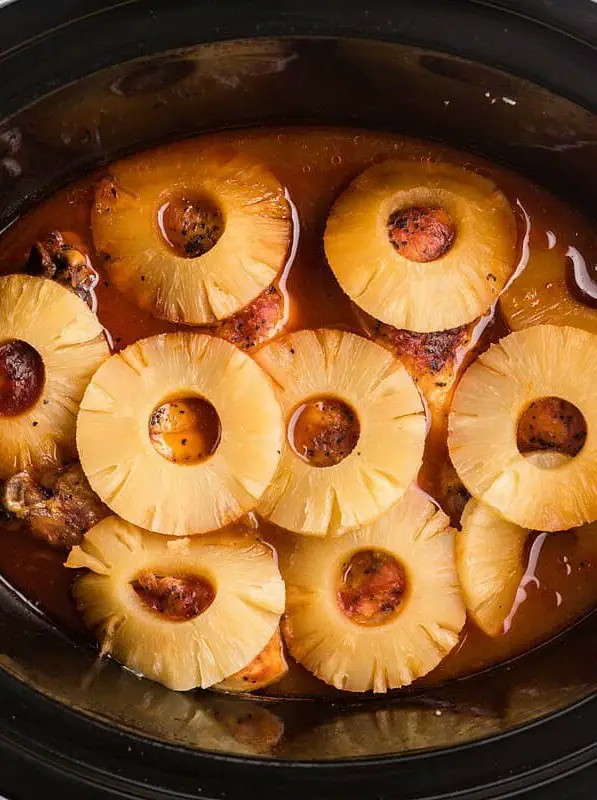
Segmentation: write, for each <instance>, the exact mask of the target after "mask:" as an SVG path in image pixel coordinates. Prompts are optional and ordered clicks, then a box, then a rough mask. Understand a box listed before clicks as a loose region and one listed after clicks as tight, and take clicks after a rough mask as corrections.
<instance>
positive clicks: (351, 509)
mask: <svg viewBox="0 0 597 800" xmlns="http://www.w3.org/2000/svg"><path fill="white" fill-rule="evenodd" d="M256 360H257V361H258V362H259V364H261V366H262V367H263V368H264V370H265V371H266V372H267V373H269V375H270V376H271V377H272V379H273V381H274V383H275V385H276V387H277V389H278V397H279V399H280V402H281V405H282V409H283V412H284V415H285V418H286V425H287V441H286V442H285V444H284V447H283V450H282V457H281V460H280V465H279V467H278V471H277V472H276V475H275V477H274V479H273V481H272V483H271V485H270V486H269V488H268V489H267V491H266V492H265V494H264V495H263V497H262V499H261V502H260V503H259V507H258V511H259V513H260V514H261V515H262V516H264V517H265V518H267V519H268V520H270V521H271V522H273V523H274V524H276V525H279V526H280V527H282V528H287V529H288V530H291V531H295V532H297V533H304V534H310V535H314V536H324V535H325V534H327V533H329V534H332V535H338V534H341V533H344V532H346V531H347V530H350V529H351V528H355V527H356V526H358V525H363V524H366V523H368V522H370V521H371V520H373V519H374V518H375V517H377V516H379V514H381V513H382V512H383V511H386V510H387V509H388V508H389V507H390V506H391V505H392V504H393V503H395V502H396V500H398V499H399V498H400V497H401V496H402V494H403V493H404V491H405V488H406V487H407V486H408V484H409V483H410V482H411V481H412V480H413V479H414V478H415V477H416V475H417V472H418V470H419V467H420V465H421V460H422V455H423V447H424V443H425V433H426V424H425V413H424V410H423V405H422V402H421V398H420V397H419V394H418V392H417V389H416V387H415V384H414V383H413V381H412V379H411V378H410V376H409V374H408V372H407V371H406V369H405V367H404V366H403V365H402V364H401V362H400V361H398V360H396V359H395V358H393V356H392V355H391V354H390V353H389V352H388V351H387V350H386V349H385V348H383V347H381V346H379V345H377V344H375V343H374V342H371V341H369V340H367V339H364V338H362V337H360V336H356V335H355V334H353V333H348V332H346V331H337V330H318V331H310V330H305V331H299V332H298V333H293V334H290V335H289V336H285V337H282V338H279V339H277V340H275V341H274V342H272V343H271V344H269V345H268V346H266V347H264V348H263V349H262V350H261V351H260V352H259V353H258V354H257V355H256Z"/></svg>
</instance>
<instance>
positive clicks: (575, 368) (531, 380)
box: [448, 325, 597, 531]
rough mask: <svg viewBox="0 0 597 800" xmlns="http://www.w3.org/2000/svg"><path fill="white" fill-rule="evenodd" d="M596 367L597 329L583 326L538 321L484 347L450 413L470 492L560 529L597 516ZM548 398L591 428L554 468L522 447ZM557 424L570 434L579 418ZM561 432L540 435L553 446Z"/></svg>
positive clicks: (455, 453) (518, 516)
mask: <svg viewBox="0 0 597 800" xmlns="http://www.w3.org/2000/svg"><path fill="white" fill-rule="evenodd" d="M596 371H597V336H595V335H594V334H591V333H588V332H586V331H582V330H578V329H576V328H568V327H557V326H554V325H538V326H535V327H532V328H527V329H526V330H524V331H518V332H516V333H512V334H510V335H509V336H506V337H505V338H504V339H502V340H501V341H500V342H499V343H498V344H495V345H493V346H492V347H490V348H489V350H488V351H487V352H486V353H483V355H481V356H480V357H479V358H478V359H477V360H476V361H475V362H474V363H473V364H472V365H471V366H470V367H469V369H468V370H467V371H466V373H465V374H464V376H463V378H462V380H461V382H460V384H459V385H458V388H457V389H456V393H455V395H454V401H453V404H452V411H451V414H450V419H449V438H448V445H449V449H450V456H451V458H452V462H453V463H454V466H455V467H456V470H457V472H458V474H459V476H460V478H461V480H462V482H463V483H464V485H465V486H466V487H467V489H468V490H469V491H470V493H471V494H472V495H473V496H474V497H476V498H477V499H478V500H480V501H481V502H483V503H485V504H486V505H488V506H490V507H491V508H493V509H494V510H495V511H497V512H498V513H499V514H501V515H502V516H503V517H504V518H505V519H507V520H509V521H510V522H514V523H516V524H517V525H520V526H522V527H524V528H531V529H535V530H544V531H557V530H565V529H568V528H572V527H576V526H578V525H582V524H584V523H585V522H591V521H593V520H596V519H597V481H596V478H597V406H596V404H595V402H593V400H594V396H595V386H594V375H595V373H596ZM544 401H555V402H556V403H560V404H562V406H564V405H565V406H567V407H572V408H574V409H577V410H578V412H579V414H580V415H582V418H583V420H582V421H583V424H584V426H585V430H586V434H585V433H584V432H583V431H582V430H578V431H577V432H576V433H575V434H574V437H577V436H578V437H581V438H580V439H579V444H580V447H581V449H580V452H577V451H578V448H575V450H574V451H572V452H575V451H576V452H577V454H576V455H575V456H574V457H573V458H570V459H569V460H567V461H566V462H565V463H563V464H561V465H560V466H556V467H554V468H553V469H545V468H543V467H542V466H540V465H539V464H536V463H533V461H532V460H531V459H528V458H525V455H524V453H523V452H521V451H520V450H519V429H520V423H521V421H522V420H523V419H524V417H525V414H526V412H527V410H528V409H531V408H532V407H533V406H537V405H540V404H541V403H542V402H544ZM566 413H568V412H566ZM554 423H561V427H562V430H563V433H564V434H565V433H566V432H567V430H569V429H570V428H571V427H572V426H573V417H572V415H570V416H569V417H568V416H563V419H562V420H558V419H557V418H556V419H554ZM528 427H530V426H528ZM559 433H561V431H558V430H555V431H553V432H550V436H546V437H542V436H541V431H537V432H536V435H537V440H538V442H539V443H540V444H541V445H545V446H553V445H554V444H557V443H558V438H557V436H556V434H558V435H559ZM552 434H553V437H552ZM533 438H534V437H531V438H530V440H529V441H530V443H531V445H532V444H533V441H532V440H533ZM568 444H570V443H568ZM572 444H573V443H572Z"/></svg>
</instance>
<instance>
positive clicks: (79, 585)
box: [66, 516, 284, 691]
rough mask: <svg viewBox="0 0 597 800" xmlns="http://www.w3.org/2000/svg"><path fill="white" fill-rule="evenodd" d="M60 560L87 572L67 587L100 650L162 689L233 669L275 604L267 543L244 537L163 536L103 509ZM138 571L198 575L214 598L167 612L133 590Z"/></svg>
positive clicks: (254, 645) (209, 679) (277, 586)
mask: <svg viewBox="0 0 597 800" xmlns="http://www.w3.org/2000/svg"><path fill="white" fill-rule="evenodd" d="M66 566H67V567H71V568H74V569H81V568H85V569H87V570H88V571H87V572H85V573H83V574H82V575H81V576H80V577H79V578H77V580H76V581H75V584H74V588H73V593H74V597H75V601H76V603H77V607H78V608H79V611H80V613H81V616H82V618H83V620H84V622H85V625H86V626H87V627H88V628H89V629H90V630H92V631H94V632H95V634H96V635H97V637H98V640H99V641H100V643H101V645H102V652H103V653H104V654H106V653H108V654H110V655H111V656H113V657H114V658H115V659H116V660H117V661H120V662H121V663H122V664H125V665H126V666H127V667H129V669H132V670H133V671H134V672H137V673H140V674H141V675H144V676H145V677H147V678H150V679H151V680H154V681H157V682H158V683H161V684H163V685H164V686H167V687H168V688H170V689H176V690H180V691H186V690H188V689H193V688H195V687H198V686H200V687H203V688H206V687H208V686H212V685H213V684H214V683H218V682H219V681H221V680H223V679H224V678H227V677H228V676H230V675H232V674H233V673H235V672H237V671H238V670H240V669H242V668H243V667H244V666H246V665H247V663H248V662H250V661H251V660H252V659H254V658H255V657H256V656H257V655H258V654H259V653H260V652H261V650H262V649H263V648H264V647H265V646H266V644H267V643H268V642H269V640H270V639H271V637H272V636H273V635H274V633H275V631H276V628H277V626H278V624H279V621H280V615H281V614H282V612H283V610H284V583H283V581H282V579H281V577H280V573H279V571H278V568H277V566H276V564H275V561H274V558H273V555H272V551H271V549H270V548H269V547H267V546H266V545H264V544H262V543H261V542H258V541H257V540H255V539H254V538H252V537H248V536H241V535H239V536H234V535H230V534H229V535H220V536H201V537H192V538H172V537H165V536H160V535H157V534H151V533H148V532H146V531H142V530H141V529H139V528H137V527H136V526H134V525H130V524H129V523H127V522H124V521H123V520H121V519H119V518H118V517H114V516H113V517H108V518H107V519H105V520H103V521H102V522H100V523H99V524H98V525H96V526H95V527H93V528H92V529H91V530H90V531H89V532H88V533H87V534H86V535H85V537H84V539H83V542H82V543H81V546H77V547H75V548H73V550H72V551H71V553H70V555H69V557H68V560H67V562H66ZM143 573H154V574H156V575H160V576H174V577H187V576H197V577H199V578H203V579H207V580H208V581H209V582H210V583H211V585H212V586H213V588H214V590H215V598H214V600H213V602H212V603H211V605H209V607H208V608H207V609H206V610H205V611H203V613H200V614H199V615H198V616H195V617H194V618H191V619H186V620H184V621H181V620H172V619H169V618H168V617H166V616H164V615H162V614H160V613H159V612H157V611H154V610H152V609H150V608H149V607H148V606H147V605H145V603H143V601H142V600H141V599H140V597H139V595H138V594H137V592H136V591H135V589H134V588H133V585H132V584H133V583H134V581H135V580H136V579H137V577H138V576H139V575H141V574H143Z"/></svg>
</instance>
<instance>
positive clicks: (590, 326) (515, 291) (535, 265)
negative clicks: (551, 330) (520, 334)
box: [500, 244, 597, 333]
mask: <svg viewBox="0 0 597 800" xmlns="http://www.w3.org/2000/svg"><path fill="white" fill-rule="evenodd" d="M567 272H568V273H569V274H568V275H567ZM576 273H578V274H577V277H576V279H573V278H572V276H573V275H575V274H576ZM571 280H574V282H575V283H577V285H578V287H579V289H578V290H577V291H575V292H572V291H571V290H570V284H571ZM583 285H585V286H591V285H592V280H591V278H590V277H589V274H588V271H587V267H586V264H585V262H584V259H583V257H582V256H581V254H580V253H579V252H578V250H575V249H570V248H566V247H563V246H562V245H560V244H556V245H555V247H554V248H553V249H551V250H540V251H537V252H533V251H531V254H530V257H529V262H528V264H527V266H526V267H525V269H524V270H523V272H522V273H521V274H520V275H519V276H518V278H516V280H515V281H514V282H513V283H512V285H511V286H510V287H509V288H508V289H507V291H505V292H504V293H503V294H502V296H501V297H500V309H501V311H502V314H503V315H504V317H505V319H506V322H507V323H508V326H509V327H510V328H511V329H512V330H514V331H519V330H522V329H523V328H529V327H530V326H531V325H543V324H550V325H569V326H570V327H572V328H582V329H583V330H586V331H589V332H590V333H597V311H596V310H595V307H594V304H595V298H594V297H591V298H589V299H590V301H591V305H592V306H593V307H591V305H588V304H586V303H583V302H582V299H581V297H580V294H581V289H582V286H583ZM592 291H594V290H592Z"/></svg>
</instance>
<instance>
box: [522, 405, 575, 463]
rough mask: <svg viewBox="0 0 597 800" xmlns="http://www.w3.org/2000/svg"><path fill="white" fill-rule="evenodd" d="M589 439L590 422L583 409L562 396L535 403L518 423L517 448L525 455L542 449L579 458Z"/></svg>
mask: <svg viewBox="0 0 597 800" xmlns="http://www.w3.org/2000/svg"><path fill="white" fill-rule="evenodd" d="M586 438H587V423H586V421H585V418H584V416H583V415H582V413H581V412H580V411H579V409H578V408H577V407H576V406H575V405H573V404H572V403H569V402H568V401H567V400H563V399H562V398H560V397H542V398H541V399H539V400H535V401H534V402H532V403H531V404H530V405H529V406H528V408H527V409H526V410H525V411H524V413H523V414H522V416H521V418H520V420H519V422H518V431H517V445H518V450H519V452H520V453H521V454H522V455H525V454H526V453H534V452H537V451H541V450H549V451H553V452H556V453H562V454H564V455H567V456H572V457H574V456H577V455H578V454H579V453H580V451H581V450H582V448H583V447H584V444H585V441H586Z"/></svg>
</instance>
